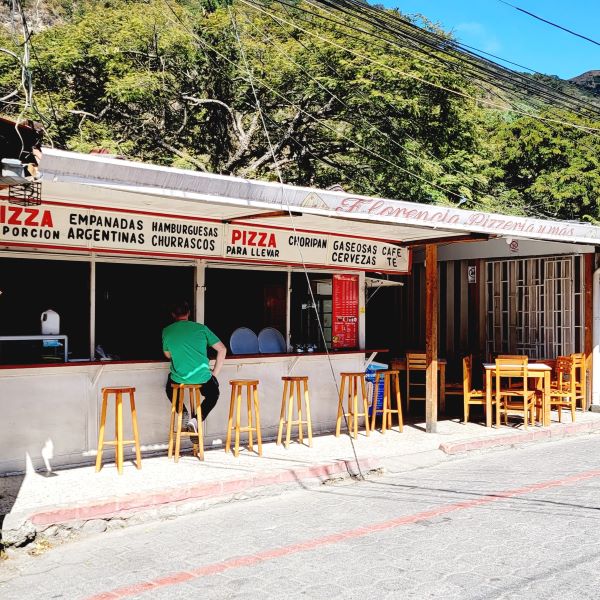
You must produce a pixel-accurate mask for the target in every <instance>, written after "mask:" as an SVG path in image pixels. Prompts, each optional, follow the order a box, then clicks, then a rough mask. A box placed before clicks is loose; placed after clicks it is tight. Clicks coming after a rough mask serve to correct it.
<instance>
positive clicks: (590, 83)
mask: <svg viewBox="0 0 600 600" xmlns="http://www.w3.org/2000/svg"><path fill="white" fill-rule="evenodd" d="M569 81H572V82H573V83H576V84H577V85H579V86H581V87H584V88H589V89H591V90H593V91H594V92H595V93H597V94H600V71H586V72H585V73H582V74H581V75H578V76H577V77H573V78H572V79H569Z"/></svg>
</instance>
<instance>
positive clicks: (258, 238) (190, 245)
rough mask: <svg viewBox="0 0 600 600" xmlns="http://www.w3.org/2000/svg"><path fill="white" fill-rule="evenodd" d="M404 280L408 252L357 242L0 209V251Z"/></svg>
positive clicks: (138, 216)
mask: <svg viewBox="0 0 600 600" xmlns="http://www.w3.org/2000/svg"><path fill="white" fill-rule="evenodd" d="M11 243H12V244H13V245H29V246H34V247H50V248H52V247H54V248H73V249H79V250H87V251H95V252H109V251H114V252H124V253H128V254H131V253H134V254H135V253H139V254H156V255H161V254H162V255H172V256H182V257H193V258H213V257H222V258H225V259H228V260H234V261H240V262H266V263H271V264H273V263H274V264H277V263H282V264H298V265H302V264H306V265H311V266H327V267H332V268H337V269H355V270H360V271H384V272H390V273H408V272H409V271H410V255H409V250H408V249H407V248H403V247H401V246H397V245H395V244H389V243H385V242H379V241H373V240H368V239H363V238H346V237H342V236H337V235H329V234H319V233H310V232H309V233H307V232H298V231H294V230H292V229H285V228H269V227H264V226H254V225H234V224H227V225H225V224H223V223H221V222H216V221H209V220H201V219H194V218H193V217H163V216H154V215H148V214H143V213H136V212H126V211H117V210H96V209H86V208H79V207H71V206H64V205H53V204H50V203H45V204H43V205H41V206H39V207H21V206H13V205H11V204H8V203H5V202H0V244H7V245H11Z"/></svg>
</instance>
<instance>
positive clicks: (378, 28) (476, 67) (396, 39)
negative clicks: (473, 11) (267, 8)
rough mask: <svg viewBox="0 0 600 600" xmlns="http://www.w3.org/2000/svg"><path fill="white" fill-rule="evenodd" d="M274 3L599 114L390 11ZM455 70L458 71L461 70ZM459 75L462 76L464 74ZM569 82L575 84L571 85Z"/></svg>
mask: <svg viewBox="0 0 600 600" xmlns="http://www.w3.org/2000/svg"><path fill="white" fill-rule="evenodd" d="M275 2H277V4H279V5H281V6H286V7H289V8H293V9H294V10H295V11H296V13H298V12H300V13H305V14H308V15H311V16H312V17H316V18H318V19H320V20H324V21H329V22H332V23H335V24H336V25H338V26H340V27H342V28H343V29H350V30H353V31H358V32H360V33H362V34H363V35H364V34H366V35H369V36H370V37H372V38H374V39H376V40H378V41H384V42H385V43H387V44H392V45H395V46H398V47H400V48H403V49H404V50H406V48H405V46H404V45H403V44H408V45H409V47H410V48H411V49H412V50H414V51H416V52H418V53H420V54H424V55H426V56H428V57H430V58H432V59H434V60H435V61H436V62H438V63H441V64H443V65H444V66H445V67H446V68H449V69H451V70H455V71H456V70H457V68H458V67H460V66H462V68H463V69H464V70H465V72H467V73H470V74H471V75H472V76H474V77H475V79H476V80H477V83H478V84H479V85H481V82H482V81H494V84H495V85H496V86H498V87H500V88H503V89H505V91H510V92H511V93H512V94H517V95H521V96H523V92H525V91H527V92H531V93H532V94H537V95H538V96H539V97H540V99H541V100H545V101H546V102H548V101H552V102H554V103H556V104H559V103H560V104H562V105H564V106H565V107H566V108H568V109H569V110H574V109H579V110H587V111H588V112H589V111H591V112H592V113H594V114H596V115H600V105H597V104H594V103H591V102H585V101H584V100H582V99H581V98H580V97H576V96H572V95H571V94H567V93H566V92H564V91H562V90H556V89H554V88H552V87H551V86H549V85H547V84H545V83H544V82H541V81H539V80H534V79H532V78H531V77H528V76H525V75H523V74H521V73H517V72H515V71H511V70H509V69H507V68H505V67H501V66H500V65H498V64H497V63H494V62H492V61H489V60H488V59H485V58H483V57H481V56H479V55H477V54H475V53H473V52H470V51H469V50H467V49H466V47H465V46H461V45H460V44H459V43H458V42H455V41H454V40H451V39H449V38H447V37H444V36H442V35H439V34H436V33H433V32H429V31H426V30H424V29H421V28H420V27H418V26H416V25H414V24H413V23H411V22H410V21H406V20H405V19H402V18H400V17H399V16H398V15H396V14H395V13H391V12H390V11H384V10H382V9H377V8H374V7H371V6H370V5H368V4H363V3H359V6H360V7H361V8H360V10H359V11H357V10H356V8H355V7H354V4H356V1H355V0H340V1H339V2H337V1H336V2H334V3H332V2H329V1H328V0H315V2H317V3H315V2H311V0H304V4H307V5H310V6H313V7H314V8H316V9H317V10H318V11H319V12H318V13H315V12H313V11H310V10H308V9H306V8H303V7H302V6H300V5H298V4H290V3H289V1H288V2H286V1H284V0H275ZM347 3H351V4H352V6H351V7H350V8H347V7H346V4H347ZM369 11H370V12H369ZM323 12H325V13H327V14H329V15H333V17H327V16H325V15H323V14H322V13H323ZM340 12H342V13H343V14H344V15H347V16H350V17H351V19H350V22H349V20H348V19H347V18H345V19H344V20H343V21H340V20H338V19H336V18H334V17H335V16H336V13H340ZM371 12H373V16H370V15H371ZM296 18H300V20H302V21H304V22H310V23H312V21H307V20H306V19H303V18H301V17H298V16H297V17H296ZM351 21H357V22H360V23H365V24H367V25H368V26H369V27H371V29H367V30H365V29H363V28H360V27H356V26H355V25H352V24H351ZM340 33H343V34H344V35H346V36H348V37H352V38H354V39H361V38H356V37H355V36H351V35H349V34H347V33H346V32H344V31H340ZM386 35H391V36H392V38H391V39H390V38H389V37H385V36H386ZM363 41H364V40H363ZM386 50H387V49H386ZM444 57H445V58H444ZM458 72H459V73H461V71H458ZM462 74H463V75H464V73H462ZM570 85H571V86H573V87H575V86H574V84H570ZM525 97H526V99H527V101H528V102H529V103H531V102H532V101H533V100H535V97H532V96H530V95H527V96H525Z"/></svg>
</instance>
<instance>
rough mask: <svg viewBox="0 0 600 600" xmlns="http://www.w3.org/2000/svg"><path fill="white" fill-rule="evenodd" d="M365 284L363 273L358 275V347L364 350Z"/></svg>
mask: <svg viewBox="0 0 600 600" xmlns="http://www.w3.org/2000/svg"><path fill="white" fill-rule="evenodd" d="M366 294H367V284H366V277H365V273H364V271H361V272H360V273H359V274H358V347H359V348H365V347H366V346H365V344H366V331H367V329H366V302H367V296H366Z"/></svg>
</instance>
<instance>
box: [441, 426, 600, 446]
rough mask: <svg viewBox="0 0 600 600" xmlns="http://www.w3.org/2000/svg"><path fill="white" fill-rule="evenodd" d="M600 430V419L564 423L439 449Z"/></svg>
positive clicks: (541, 438)
mask: <svg viewBox="0 0 600 600" xmlns="http://www.w3.org/2000/svg"><path fill="white" fill-rule="evenodd" d="M597 430H600V421H597V422H596V421H592V422H588V423H568V424H567V423H564V424H562V425H561V427H560V428H556V429H534V430H533V431H522V432H519V433H514V434H510V435H502V436H498V437H496V438H487V437H486V438H477V439H474V440H468V441H464V442H446V443H442V444H440V447H439V449H440V450H441V451H442V452H445V453H446V454H461V453H463V452H470V451H472V450H485V449H487V448H495V447H498V446H513V445H515V444H524V443H527V442H534V441H539V440H551V439H560V438H564V437H568V436H571V435H578V434H580V433H590V432H592V431H597Z"/></svg>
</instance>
